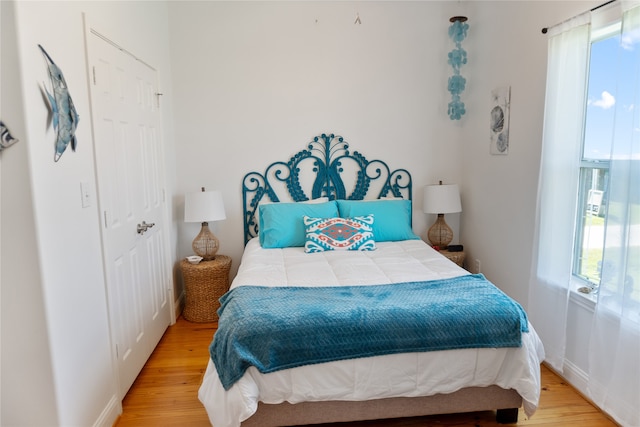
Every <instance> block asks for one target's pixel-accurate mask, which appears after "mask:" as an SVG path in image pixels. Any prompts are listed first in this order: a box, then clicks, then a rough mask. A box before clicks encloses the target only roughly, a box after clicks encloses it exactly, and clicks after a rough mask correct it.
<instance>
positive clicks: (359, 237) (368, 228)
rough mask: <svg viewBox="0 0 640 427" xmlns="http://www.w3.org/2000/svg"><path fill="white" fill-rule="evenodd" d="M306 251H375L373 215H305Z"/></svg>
mask: <svg viewBox="0 0 640 427" xmlns="http://www.w3.org/2000/svg"><path fill="white" fill-rule="evenodd" d="M304 225H305V229H306V242H305V244H304V251H305V252H307V253H311V252H324V251H373V250H375V248H376V242H375V240H373V215H367V216H357V217H354V218H311V217H308V216H305V217H304Z"/></svg>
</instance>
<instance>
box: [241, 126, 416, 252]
mask: <svg viewBox="0 0 640 427" xmlns="http://www.w3.org/2000/svg"><path fill="white" fill-rule="evenodd" d="M411 186H412V182H411V174H410V173H409V172H408V171H407V170H406V169H396V170H394V171H391V170H390V169H389V166H387V164H386V163H385V162H383V161H382V160H372V161H369V160H367V159H366V158H365V157H364V156H363V155H362V154H361V153H359V152H357V151H354V152H353V153H351V152H350V151H349V143H348V142H347V141H345V140H344V138H343V137H341V136H337V135H334V134H324V133H323V134H322V135H320V136H316V137H315V138H313V141H311V142H310V143H309V144H307V148H306V149H304V150H302V151H299V152H298V153H296V154H295V155H294V156H293V157H291V158H290V159H289V161H288V162H274V163H271V164H270V165H269V166H267V168H266V169H265V171H264V173H260V172H249V173H247V174H246V175H245V176H244V178H243V180H242V203H243V206H242V210H243V222H244V242H245V244H246V243H247V242H248V241H249V240H250V239H251V238H253V237H255V236H257V235H258V221H257V220H256V218H257V216H256V212H257V210H258V204H259V203H260V201H261V200H263V198H264V197H266V199H265V200H268V201H270V202H304V201H307V200H311V199H317V198H319V197H327V198H328V199H329V200H343V199H347V200H364V199H380V198H382V197H402V198H404V199H407V200H411Z"/></svg>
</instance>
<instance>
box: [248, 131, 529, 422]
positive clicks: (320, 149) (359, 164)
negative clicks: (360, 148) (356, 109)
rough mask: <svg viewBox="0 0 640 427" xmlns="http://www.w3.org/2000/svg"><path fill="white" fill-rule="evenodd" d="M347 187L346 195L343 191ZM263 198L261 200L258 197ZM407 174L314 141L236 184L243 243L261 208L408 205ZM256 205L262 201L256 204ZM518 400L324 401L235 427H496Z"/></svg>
mask: <svg viewBox="0 0 640 427" xmlns="http://www.w3.org/2000/svg"><path fill="white" fill-rule="evenodd" d="M349 188H350V190H349ZM265 196H266V199H264V197H265ZM411 196H412V181H411V174H410V173H409V172H408V171H407V170H406V169H396V170H393V171H392V170H391V169H389V167H388V166H387V164H386V163H385V162H383V161H381V160H373V161H369V160H367V159H366V158H365V157H364V156H363V155H362V154H360V153H359V152H357V151H354V152H353V153H351V152H350V151H349V143H348V142H346V141H345V140H344V138H342V137H341V136H336V135H334V134H324V133H323V134H322V135H320V136H316V137H315V138H313V140H312V141H311V142H310V143H308V144H307V148H306V149H304V150H302V151H299V152H298V153H296V154H295V155H294V156H293V157H291V158H290V159H289V161H288V162H274V163H272V164H270V165H269V166H268V167H267V168H266V169H265V171H264V173H260V172H249V173H247V174H246V175H245V176H244V179H243V181H242V198H243V222H244V242H245V244H246V243H247V242H248V241H249V240H250V239H251V238H253V237H255V236H257V235H258V221H257V220H256V212H257V210H258V205H259V203H260V202H261V201H263V200H266V201H269V202H280V201H292V202H304V201H308V200H311V199H316V198H319V197H327V198H328V199H329V200H342V199H347V200H364V199H380V198H384V197H394V198H399V197H401V198H404V199H408V200H411ZM263 203H264V201H263ZM521 405H522V397H521V396H520V395H519V394H518V393H517V392H516V391H515V390H512V389H509V390H506V389H503V388H501V387H499V386H496V385H493V386H489V387H467V388H464V389H461V390H458V391H456V392H454V393H450V394H437V395H433V396H427V397H399V398H389V399H376V400H368V401H361V402H353V401H328V402H303V403H297V404H291V403H287V402H285V403H280V404H264V403H262V402H260V403H259V404H258V410H257V411H256V413H255V414H254V415H252V416H251V417H250V418H249V419H247V420H246V421H244V422H243V423H242V426H243V427H277V426H294V425H305V424H323V423H333V422H349V421H361V420H375V419H386V418H403V417H413V416H423V415H435V414H450V413H459V412H475V411H488V410H491V411H496V421H497V422H499V423H515V422H517V421H518V408H519V407H520V406H521Z"/></svg>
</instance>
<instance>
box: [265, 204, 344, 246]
mask: <svg viewBox="0 0 640 427" xmlns="http://www.w3.org/2000/svg"><path fill="white" fill-rule="evenodd" d="M258 210H259V211H260V220H259V233H258V236H259V238H260V244H261V245H262V247H263V248H288V247H302V246H304V242H305V228H304V222H303V221H302V218H303V217H304V216H305V215H306V216H310V217H318V218H330V217H335V216H338V205H337V204H336V202H335V201H330V202H325V203H272V204H267V205H260V206H259V207H258Z"/></svg>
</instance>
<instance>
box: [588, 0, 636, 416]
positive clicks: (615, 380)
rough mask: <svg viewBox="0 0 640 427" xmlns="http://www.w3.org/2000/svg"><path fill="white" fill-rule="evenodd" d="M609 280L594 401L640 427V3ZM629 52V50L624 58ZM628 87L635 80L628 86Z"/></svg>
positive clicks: (592, 383)
mask: <svg viewBox="0 0 640 427" xmlns="http://www.w3.org/2000/svg"><path fill="white" fill-rule="evenodd" d="M622 8H623V11H624V14H623V19H622V37H621V44H620V47H619V49H620V50H621V52H620V55H618V57H619V58H621V59H622V58H624V61H625V62H624V63H620V64H619V65H618V67H617V68H618V69H622V68H621V67H625V68H627V69H628V67H632V69H633V72H632V73H631V74H632V75H633V76H634V80H633V81H632V82H631V85H626V84H625V86H624V87H622V86H621V84H619V85H618V90H617V93H616V106H615V108H616V113H615V124H614V132H613V135H612V141H613V142H612V148H611V166H610V178H609V179H610V181H609V200H608V203H607V222H606V224H605V239H604V253H603V259H602V270H601V271H602V274H601V280H600V286H599V292H598V303H597V305H596V313H595V316H594V321H593V326H592V328H591V340H590V343H589V381H588V391H589V397H590V398H591V399H593V401H594V402H595V403H596V404H597V405H598V406H600V407H601V408H602V409H603V410H604V411H606V412H607V413H609V414H610V415H612V416H613V417H614V418H615V419H616V420H617V421H618V422H619V423H621V424H622V425H623V426H640V170H639V168H638V164H639V163H640V5H639V4H638V2H623V3H622ZM622 50H624V52H622ZM627 83H628V82H627Z"/></svg>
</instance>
